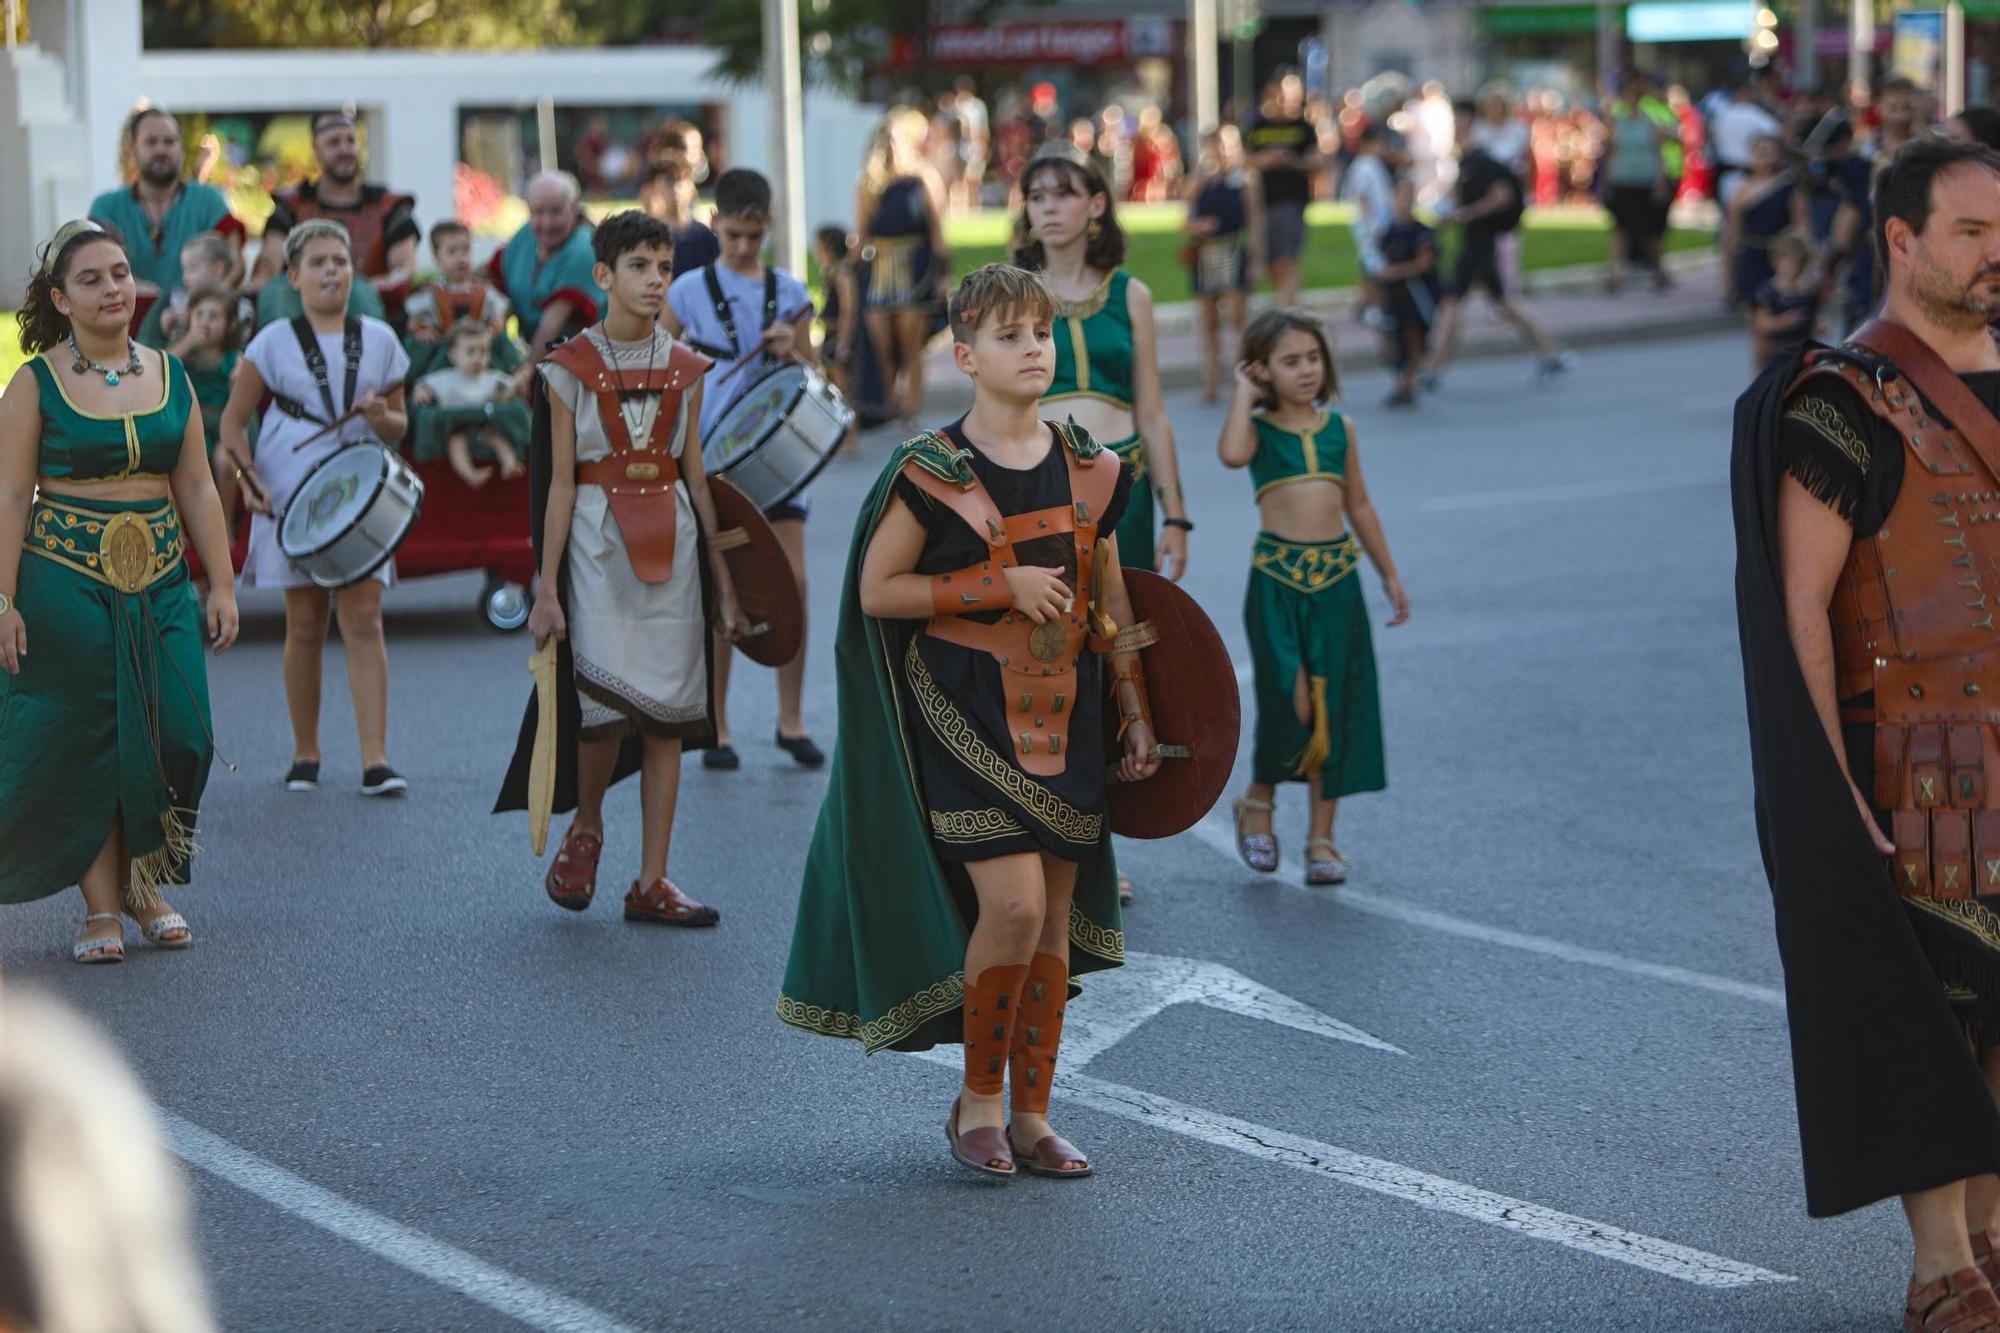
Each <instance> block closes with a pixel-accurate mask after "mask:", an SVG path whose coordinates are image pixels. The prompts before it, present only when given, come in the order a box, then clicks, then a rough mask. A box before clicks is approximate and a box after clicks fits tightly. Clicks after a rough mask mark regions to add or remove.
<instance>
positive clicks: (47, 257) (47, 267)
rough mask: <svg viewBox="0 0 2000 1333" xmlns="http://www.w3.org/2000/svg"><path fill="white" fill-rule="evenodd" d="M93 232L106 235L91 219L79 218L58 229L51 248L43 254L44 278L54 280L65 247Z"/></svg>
mask: <svg viewBox="0 0 2000 1333" xmlns="http://www.w3.org/2000/svg"><path fill="white" fill-rule="evenodd" d="M93 231H94V232H97V233H98V234H99V235H104V234H105V231H104V228H102V227H100V226H99V225H97V223H96V222H94V221H92V220H91V219H89V218H77V219H76V220H75V221H74V222H65V223H63V224H62V226H60V227H57V228H56V234H55V235H54V236H51V237H50V238H49V248H48V249H47V250H44V251H43V252H42V276H43V277H45V278H53V277H54V276H55V275H56V261H57V260H58V259H61V258H62V252H63V247H64V246H66V245H68V244H69V243H70V242H71V241H73V240H75V239H76V238H77V237H79V236H83V235H87V234H89V233H90V232H93Z"/></svg>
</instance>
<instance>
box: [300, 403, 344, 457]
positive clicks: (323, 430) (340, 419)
mask: <svg viewBox="0 0 2000 1333" xmlns="http://www.w3.org/2000/svg"><path fill="white" fill-rule="evenodd" d="M360 415H361V409H360V408H358V407H350V408H348V409H347V410H346V411H345V412H342V413H341V414H340V415H339V416H337V417H335V418H334V419H333V420H332V421H329V422H327V423H326V425H324V426H321V427H320V428H319V429H318V430H316V431H314V432H313V433H312V434H310V435H308V436H306V437H305V438H304V439H303V440H300V441H299V442H298V443H297V444H295V445H293V446H292V452H293V453H297V452H298V451H299V450H301V449H303V448H305V447H306V446H307V445H309V444H311V443H312V442H313V441H314V440H318V439H322V438H324V437H325V436H326V434H327V432H328V431H336V430H339V429H340V428H341V427H342V426H345V425H346V424H347V423H348V422H350V421H352V420H354V418H356V417H358V416H360Z"/></svg>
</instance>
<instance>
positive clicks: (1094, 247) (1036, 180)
mask: <svg viewBox="0 0 2000 1333" xmlns="http://www.w3.org/2000/svg"><path fill="white" fill-rule="evenodd" d="M1014 262H1015V263H1016V264H1019V265H1020V266H1021V267H1022V268H1025V269H1029V270H1031V271H1034V272H1039V273H1040V274H1041V275H1042V280H1043V281H1044V282H1046V283H1047V284H1048V286H1049V290H1050V291H1052V292H1054V293H1055V294H1056V298H1057V300H1058V301H1059V302H1060V303H1061V304H1060V305H1059V306H1058V307H1057V310H1056V322H1055V328H1054V329H1053V330H1052V332H1053V333H1054V335H1055V354H1056V366H1055V376H1054V378H1053V379H1051V380H1050V381H1049V390H1048V392H1047V393H1045V394H1043V395H1042V410H1043V414H1044V415H1045V416H1048V417H1051V418H1063V417H1066V418H1068V420H1069V421H1071V422H1072V423H1074V424H1076V425H1078V426H1081V427H1083V429H1084V430H1085V431H1086V432H1088V433H1089V435H1090V436H1091V438H1092V439H1097V440H1105V441H1109V443H1108V444H1107V445H1106V446H1105V447H1106V448H1108V449H1110V450H1111V451H1112V452H1113V453H1115V454H1117V455H1118V457H1119V459H1120V461H1122V462H1124V463H1126V464H1127V465H1129V466H1130V467H1131V469H1132V479H1133V481H1134V482H1135V483H1137V484H1135V485H1134V486H1133V487H1132V503H1131V504H1130V505H1129V506H1128V507H1127V508H1126V510H1125V517H1124V518H1123V519H1121V520H1120V521H1119V524H1118V553H1119V556H1120V558H1121V559H1123V560H1124V562H1125V567H1126V568H1127V569H1157V570H1159V571H1160V572H1161V573H1163V574H1165V575H1167V576H1168V577H1169V578H1172V579H1175V580H1179V578H1180V577H1181V575H1182V574H1184V573H1186V572H1187V552H1188V534H1189V533H1191V532H1193V531H1194V524H1193V523H1192V522H1190V521H1189V519H1188V516H1187V504H1186V502H1185V501H1184V499H1183V497H1182V494H1181V465H1180V460H1179V458H1178V457H1177V456H1176V455H1175V453H1174V427H1173V423H1172V422H1170V421H1169V420H1168V419H1167V405H1166V399H1165V398H1164V397H1163V396H1162V394H1161V392H1160V362H1159V350H1158V349H1159V343H1158V339H1157V335H1156V333H1155V331H1154V327H1153V293H1152V291H1151V289H1149V288H1148V287H1147V286H1146V284H1145V283H1143V282H1141V281H1139V279H1137V278H1135V277H1133V276H1132V275H1131V274H1130V273H1128V272H1126V271H1125V270H1124V269H1122V268H1120V267H1119V265H1120V264H1122V263H1124V262H1125V231H1124V228H1122V227H1120V226H1119V225H1118V215H1117V211H1116V210H1115V209H1114V208H1113V207H1112V204H1111V187H1110V186H1109V185H1108V184H1107V183H1106V182H1105V179H1104V174H1103V171H1102V170H1101V169H1100V168H1099V167H1098V165H1097V164H1096V163H1095V162H1094V161H1092V160H1091V158H1090V157H1089V156H1088V155H1087V154H1085V153H1083V152H1081V151H1080V150H1078V149H1077V148H1075V147H1073V146H1071V145H1070V144H1068V143H1062V142H1057V143H1049V144H1044V145H1043V146H1042V147H1041V149H1040V150H1038V151H1037V152H1036V153H1035V156H1034V157H1033V158H1032V159H1030V160H1029V162H1028V166H1027V169H1026V170H1025V171H1023V172H1022V173H1021V216H1020V219H1019V220H1018V221H1017V223H1016V224H1015V228H1014ZM1155 497H1158V500H1159V506H1158V512H1159V513H1161V514H1164V515H1165V517H1164V518H1156V517H1155V508H1154V503H1153V502H1154V498H1155ZM1156 524H1157V525H1158V526H1159V529H1160V531H1159V538H1158V543H1157V546H1156V545H1155V541H1154V529H1155V525H1156ZM1118 900H1119V901H1120V902H1121V903H1124V904H1126V905H1127V906H1130V905H1131V902H1132V882H1131V881H1130V880H1128V879H1126V878H1125V877H1124V876H1123V875H1120V876H1119V877H1118Z"/></svg>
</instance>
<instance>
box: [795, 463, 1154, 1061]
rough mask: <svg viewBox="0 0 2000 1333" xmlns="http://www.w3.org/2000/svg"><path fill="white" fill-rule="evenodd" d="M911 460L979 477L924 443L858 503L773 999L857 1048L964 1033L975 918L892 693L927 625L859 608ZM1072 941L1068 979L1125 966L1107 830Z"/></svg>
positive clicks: (928, 1041)
mask: <svg viewBox="0 0 2000 1333" xmlns="http://www.w3.org/2000/svg"><path fill="white" fill-rule="evenodd" d="M1072 438H1073V439H1074V447H1075V448H1076V450H1077V452H1078V454H1079V455H1081V456H1084V457H1088V456H1089V455H1090V454H1094V453H1096V452H1097V450H1098V449H1099V448H1101V447H1102V446H1100V445H1098V444H1097V443H1096V442H1095V441H1093V440H1091V439H1090V437H1089V436H1088V435H1086V434H1084V433H1083V432H1082V431H1080V430H1079V431H1075V432H1074V434H1073V437H1072ZM1058 447H1061V446H1058ZM912 459H915V460H916V461H917V463H918V464H919V466H922V467H924V468H925V469H927V470H929V471H931V472H933V473H935V474H936V475H937V476H939V477H942V478H944V479H946V480H963V479H965V478H967V477H969V476H970V475H971V467H972V465H971V463H970V461H969V456H968V455H967V454H966V453H965V452H964V451H962V450H960V451H954V450H950V449H949V448H947V447H946V446H944V445H943V444H942V442H940V441H938V440H937V439H936V437H928V438H926V437H919V438H918V439H915V440H911V441H909V442H907V443H905V444H903V445H902V446H900V447H899V448H898V449H897V450H896V453H895V456H894V457H892V458H891V459H890V460H889V464H888V466H887V467H886V468H885V469H884V470H883V472H882V475H881V477H880V478H879V479H878V480H877V481H876V483H875V487H874V489H873V490H872V491H870V492H869V494H868V498H867V499H866V500H865V501H864V502H863V503H862V506H861V513H860V517H859V521H858V522H857V523H856V524H855V528H854V539H853V542H852V544H851V545H850V547H849V549H848V553H847V574H846V579H845V580H844V583H843V585H842V588H841V593H840V619H839V625H838V628H837V630H836V631H835V639H834V691H835V696H836V699H837V700H838V705H839V718H840V730H839V733H838V737H837V739H836V740H835V742H834V748H833V762H832V765H831V775H830V778H829V781H828V783H827V791H826V800H825V802H824V803H823V804H822V805H821V806H820V812H819V822H818V824H817V826H816V827H815V828H814V830H813V838H812V848H811V851H810V852H809V853H808V854H807V856H806V869H805V877H804V882H803V884H802V886H801V888H800V891H799V910H798V919H797V922H796V924H795V925H794V927H793V931H792V952H791V961H790V962H789V964H788V965H787V966H786V968H785V982H784V989H783V991H782V992H781V993H780V994H779V996H778V1016H779V1017H780V1018H782V1019H783V1020H784V1021H785V1022H787V1023H790V1024H792V1025H793V1026H795V1027H800V1028H804V1029H805V1030H806V1031H808V1032H816V1033H819V1034H820V1035H821V1036H827V1037H846V1038H849V1039H852V1040H855V1041H859V1042H860V1043H861V1044H862V1048H863V1050H865V1051H866V1052H867V1053H868V1054H870V1055H872V1054H874V1053H875V1052H876V1051H879V1050H883V1049H890V1050H898V1051H922V1050H928V1049H929V1048H930V1047H932V1046H936V1045H940V1044H952V1043H957V1042H959V1041H962V1040H963V1039H964V1031H963V1020H962V1018H961V1016H960V1013H959V1010H960V1007H961V1005H962V1003H963V1000H964V981H965V977H964V968H965V944H966V940H967V938H968V936H969V935H970V933H971V925H972V922H973V921H974V920H975V918H976V916H977V910H978V909H977V903H976V900H975V898H974V897H973V893H972V885H971V882H970V880H969V879H968V878H967V877H966V875H965V872H964V870H963V869H962V868H961V867H958V866H948V865H946V864H945V863H944V862H941V861H940V860H939V859H938V857H937V855H936V854H935V853H934V852H933V851H932V849H931V835H930V821H929V817H928V816H927V814H926V813H925V807H924V794H923V789H922V782H921V780H920V778H919V777H918V770H917V759H916V751H915V748H914V747H915V740H914V737H913V736H912V735H911V733H910V732H909V730H908V728H909V725H910V723H911V722H912V720H913V719H908V718H905V717H904V715H903V711H902V703H901V695H900V694H899V693H898V690H897V686H896V677H895V671H894V669H893V668H894V664H895V663H898V662H900V661H902V659H903V654H904V652H905V650H906V649H907V648H908V646H909V642H910V638H911V636H912V635H914V634H916V633H918V632H919V631H920V630H921V629H922V626H923V622H922V621H920V620H878V619H876V618H875V617H873V616H868V615H864V614H863V613H862V610H861V592H860V576H861V561H862V557H863V556H864V555H865V554H866V552H867V550H868V543H869V541H870V539H871V538H872V537H873V536H874V534H875V528H876V525H877V524H878V523H880V522H881V519H882V513H883V511H884V509H885V508H886V507H887V506H888V503H889V498H890V496H891V495H892V494H894V491H893V486H892V483H893V482H894V480H895V477H896V474H897V473H898V472H899V471H901V470H902V467H903V465H904V464H905V463H906V462H909V461H910V460H912ZM1069 938H1070V972H1071V973H1072V974H1073V975H1080V974H1082V973H1085V972H1092V971H1096V970H1098V969H1100V968H1107V967H1116V966H1118V965H1119V964H1120V963H1122V962H1123V961H1124V959H1125V935H1124V931H1123V929H1122V923H1121V921H1120V919H1119V912H1118V871H1117V867H1116V865H1115V864H1114V863H1113V860H1112V851H1111V839H1110V837H1109V835H1106V836H1105V838H1104V839H1103V840H1102V841H1101V842H1099V844H1098V845H1097V848H1096V850H1095V851H1093V852H1092V853H1091V855H1090V856H1089V857H1088V858H1087V859H1086V860H1085V861H1083V863H1082V864H1080V865H1079V866H1078V867H1077V883H1076V896H1075V906H1074V907H1073V908H1072V909H1071V911H1070V931H1069Z"/></svg>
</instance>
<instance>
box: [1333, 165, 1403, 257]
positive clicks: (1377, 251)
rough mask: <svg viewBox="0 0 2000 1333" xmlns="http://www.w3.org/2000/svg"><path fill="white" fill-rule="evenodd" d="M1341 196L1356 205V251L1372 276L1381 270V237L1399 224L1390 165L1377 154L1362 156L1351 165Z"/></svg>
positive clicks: (1354, 228)
mask: <svg viewBox="0 0 2000 1333" xmlns="http://www.w3.org/2000/svg"><path fill="white" fill-rule="evenodd" d="M1342 187H1343V188H1342V193H1344V194H1345V195H1346V196H1347V197H1348V198H1349V199H1350V200H1352V201H1353V203H1354V223H1353V231H1354V247H1355V249H1356V250H1357V251H1359V252H1360V256H1361V270H1362V272H1364V273H1373V272H1374V271H1375V270H1376V269H1378V268H1380V267H1382V249H1381V245H1380V241H1381V238H1382V233H1383V232H1385V231H1387V230H1389V224H1390V223H1392V222H1394V221H1395V220H1396V201H1395V199H1394V198H1393V197H1392V196H1393V195H1394V193H1395V182H1394V181H1393V180H1392V179H1391V178H1390V175H1389V164H1388V163H1386V162H1384V161H1383V160H1382V159H1381V158H1379V157H1376V156H1375V155H1374V154H1372V153H1369V154H1363V155H1362V156H1360V157H1357V158H1355V159H1354V161H1353V162H1351V163H1349V164H1348V167H1347V179H1346V180H1345V181H1343V182H1342Z"/></svg>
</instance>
